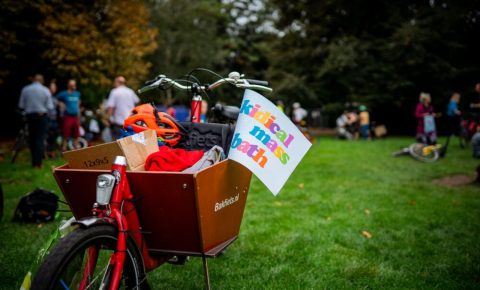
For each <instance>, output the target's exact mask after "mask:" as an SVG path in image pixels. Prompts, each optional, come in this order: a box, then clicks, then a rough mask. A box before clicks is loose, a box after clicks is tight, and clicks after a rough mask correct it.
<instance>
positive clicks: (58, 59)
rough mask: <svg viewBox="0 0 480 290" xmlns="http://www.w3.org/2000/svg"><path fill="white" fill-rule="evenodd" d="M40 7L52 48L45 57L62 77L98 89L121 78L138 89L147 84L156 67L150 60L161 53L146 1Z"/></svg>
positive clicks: (43, 29)
mask: <svg viewBox="0 0 480 290" xmlns="http://www.w3.org/2000/svg"><path fill="white" fill-rule="evenodd" d="M38 7H39V9H40V11H41V13H42V15H43V16H44V17H43V20H42V21H41V23H40V26H39V30H40V32H41V33H42V35H43V37H44V39H45V41H46V42H47V43H48V48H47V49H46V50H45V51H44V52H43V53H42V57H43V58H45V59H48V60H49V61H50V62H51V64H52V65H53V66H54V67H55V68H56V69H57V73H58V74H59V75H63V76H69V77H74V78H78V79H79V80H80V82H81V83H82V84H83V85H86V86H93V87H95V88H109V87H110V86H111V84H112V78H113V77H114V76H116V75H119V74H121V75H124V76H125V77H126V79H127V80H128V82H129V84H131V85H133V86H138V84H139V83H140V82H142V81H143V80H144V79H145V77H146V75H147V73H148V72H149V70H150V67H151V64H150V63H149V62H147V61H146V60H145V56H146V55H147V54H149V53H152V52H153V51H154V50H155V49H156V48H157V42H156V40H155V37H156V35H157V29H155V28H153V27H151V26H150V24H149V17H150V15H149V11H148V10H147V8H146V7H145V5H144V4H143V3H142V2H140V1H135V0H117V1H107V0H104V1H72V2H64V1H61V0H56V1H45V2H44V3H42V4H39V6H38Z"/></svg>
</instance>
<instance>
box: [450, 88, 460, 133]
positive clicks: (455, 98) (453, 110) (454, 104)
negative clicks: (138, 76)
mask: <svg viewBox="0 0 480 290" xmlns="http://www.w3.org/2000/svg"><path fill="white" fill-rule="evenodd" d="M458 103H460V94H459V93H453V94H452V96H451V97H450V102H449V103H448V106H447V119H448V136H452V135H459V134H460V130H461V127H460V116H461V115H462V112H461V111H460V110H459V109H458Z"/></svg>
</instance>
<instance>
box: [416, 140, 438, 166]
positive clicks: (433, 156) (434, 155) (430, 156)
mask: <svg viewBox="0 0 480 290" xmlns="http://www.w3.org/2000/svg"><path fill="white" fill-rule="evenodd" d="M428 146H429V145H425V144H421V143H414V144H412V145H410V147H408V150H409V152H410V155H412V157H413V158H415V159H417V160H419V161H423V162H434V161H436V160H437V159H438V157H439V154H438V150H436V149H432V150H428V152H424V150H423V149H424V148H425V147H428ZM433 146H434V145H433Z"/></svg>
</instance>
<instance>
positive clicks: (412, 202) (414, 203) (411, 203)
mask: <svg viewBox="0 0 480 290" xmlns="http://www.w3.org/2000/svg"><path fill="white" fill-rule="evenodd" d="M408 203H409V204H410V205H416V204H417V201H416V200H413V199H412V200H411V201H409V202H408Z"/></svg>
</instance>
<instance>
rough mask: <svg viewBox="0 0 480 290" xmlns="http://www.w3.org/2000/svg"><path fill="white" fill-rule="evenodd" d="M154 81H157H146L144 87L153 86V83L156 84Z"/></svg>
mask: <svg viewBox="0 0 480 290" xmlns="http://www.w3.org/2000/svg"><path fill="white" fill-rule="evenodd" d="M156 81H157V79H153V80H149V81H146V82H145V83H144V85H145V86H149V85H151V84H153V83H154V82H156Z"/></svg>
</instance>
